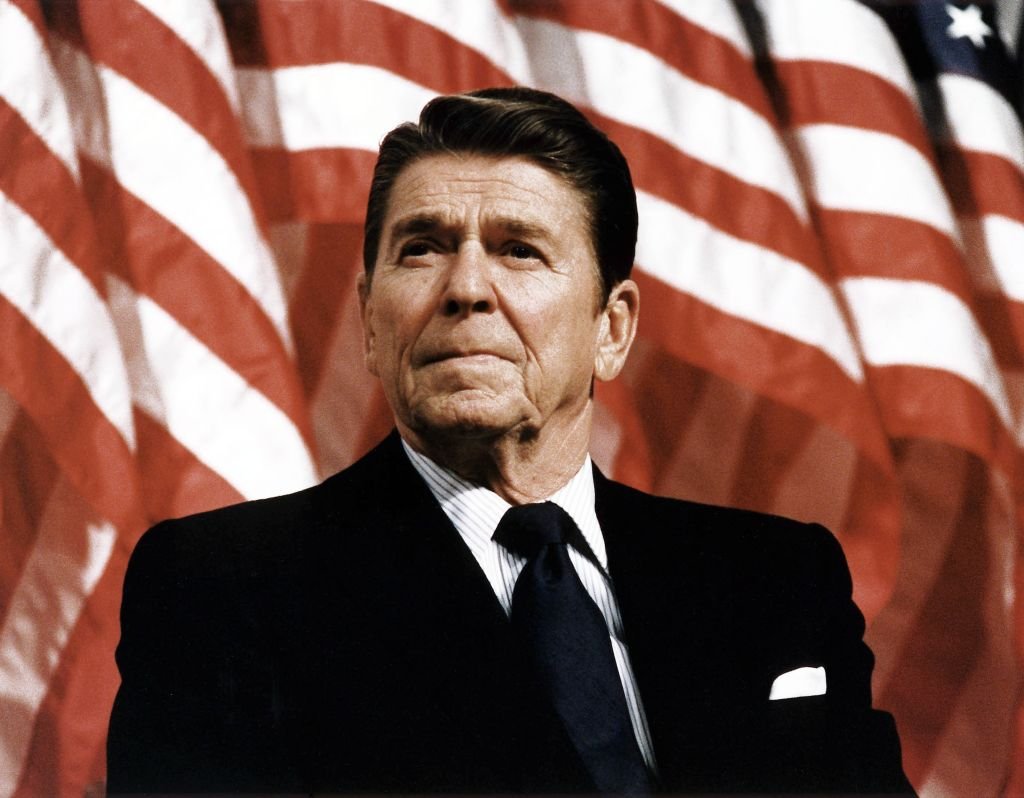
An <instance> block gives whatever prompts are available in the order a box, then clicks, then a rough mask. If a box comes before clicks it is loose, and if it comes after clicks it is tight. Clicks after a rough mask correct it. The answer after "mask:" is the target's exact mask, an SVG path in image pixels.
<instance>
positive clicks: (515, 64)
mask: <svg viewBox="0 0 1024 798" xmlns="http://www.w3.org/2000/svg"><path fill="white" fill-rule="evenodd" d="M374 2H376V3H377V5H381V6H386V7H388V8H391V9H393V10H394V11H398V12H400V13H402V14H405V15H406V16H408V17H411V18H412V19H417V20H419V21H420V22H423V23H426V24H427V25H430V26H431V27H434V28H437V29H438V30H440V31H444V32H445V33H447V34H448V35H449V36H451V37H453V38H454V39H457V40H458V41H460V42H461V43H462V44H464V45H466V46H467V47H469V48H470V49H472V50H476V51H477V52H478V53H480V54H481V55H483V56H484V57H485V58H487V59H488V60H490V61H491V63H493V64H495V65H496V66H498V68H500V69H501V70H502V71H504V72H505V73H506V74H507V75H508V76H509V77H510V78H512V80H514V81H515V82H516V83H519V84H522V85H533V84H534V79H533V72H532V70H533V66H532V64H531V63H530V60H529V58H528V56H527V54H526V49H525V48H524V46H523V41H522V37H521V35H520V32H519V31H518V30H517V28H516V25H515V24H514V22H512V21H510V20H509V19H508V17H506V16H505V15H504V14H503V13H502V11H501V10H500V9H499V8H498V6H497V4H496V3H494V2H493V1H492V0H474V2H472V3H452V2H450V1H449V0H374Z"/></svg>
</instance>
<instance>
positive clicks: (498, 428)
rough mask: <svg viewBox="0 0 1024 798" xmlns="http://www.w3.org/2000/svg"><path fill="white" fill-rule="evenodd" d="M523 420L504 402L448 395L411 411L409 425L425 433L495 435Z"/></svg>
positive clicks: (499, 434)
mask: <svg viewBox="0 0 1024 798" xmlns="http://www.w3.org/2000/svg"><path fill="white" fill-rule="evenodd" d="M523 420H524V415H523V413H522V412H519V411H518V410H516V409H513V408H511V407H508V406H507V404H505V403H495V402H494V401H493V400H491V401H481V400H470V401H451V399H449V400H448V401H446V402H444V403H443V404H441V405H440V406H430V405H428V406H426V407H422V408H418V409H417V410H415V411H413V413H412V421H413V424H412V425H411V426H412V427H413V429H416V430H419V431H421V432H422V433H423V434H425V435H428V436H438V435H440V436H443V437H459V438H497V437H500V436H502V435H505V434H507V433H509V432H511V431H513V430H515V429H516V428H518V427H520V426H521V425H522V424H523Z"/></svg>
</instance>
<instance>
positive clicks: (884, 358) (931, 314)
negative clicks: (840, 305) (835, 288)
mask: <svg viewBox="0 0 1024 798" xmlns="http://www.w3.org/2000/svg"><path fill="white" fill-rule="evenodd" d="M840 288H841V290H842V292H843V294H844V295H845V296H846V300H847V302H848V303H849V306H850V312H851V313H852V315H853V319H854V323H855V324H856V326H857V331H858V333H859V337H860V343H861V347H862V348H863V351H864V359H865V360H866V361H867V362H868V363H870V364H871V365H874V366H921V367H924V368H933V369H940V370H942V371H947V372H949V373H951V374H955V375H957V376H959V377H962V378H963V379H964V380H966V381H967V382H969V383H971V384H973V385H974V386H976V387H977V388H978V389H979V390H980V391H981V392H982V393H983V394H984V395H985V396H986V397H988V400H989V402H990V403H991V404H992V407H993V408H995V411H996V413H997V414H998V416H999V418H1000V420H1001V421H1002V422H1003V424H1005V425H1006V428H1007V429H1008V430H1013V428H1014V427H1013V419H1012V413H1011V411H1010V404H1009V402H1008V400H1007V398H1006V392H1005V390H1004V388H1003V384H1002V379H1001V377H1000V376H999V368H998V366H997V365H996V362H995V356H994V355H993V353H992V348H991V346H990V344H989V342H988V339H987V338H986V337H985V334H984V333H983V332H982V331H981V329H980V328H979V327H978V323H977V321H975V319H974V316H973V315H972V313H971V311H970V310H969V309H968V308H967V307H966V306H965V305H964V303H963V301H962V300H961V299H960V298H959V297H957V296H955V295H954V294H951V293H950V292H949V291H947V290H945V289H944V288H941V287H940V286H937V285H935V284H933V283H926V282H920V281H917V280H893V279H886V278H880V277H851V278H847V279H844V280H842V281H841V283H840Z"/></svg>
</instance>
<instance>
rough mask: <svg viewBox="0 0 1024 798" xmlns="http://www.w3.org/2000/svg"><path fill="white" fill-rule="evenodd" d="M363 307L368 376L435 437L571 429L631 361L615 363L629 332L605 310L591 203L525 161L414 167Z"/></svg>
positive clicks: (400, 191) (442, 158) (407, 420)
mask: <svg viewBox="0 0 1024 798" xmlns="http://www.w3.org/2000/svg"><path fill="white" fill-rule="evenodd" d="M625 283H626V284H627V285H626V286H625V290H626V293H627V294H630V296H629V297H627V300H628V304H629V306H630V309H631V312H633V316H631V317H630V318H629V320H628V326H629V331H628V332H629V336H628V337H629V339H630V340H631V339H632V326H633V323H634V321H635V304H636V302H635V286H633V285H632V283H630V281H625ZM621 286H622V284H620V287H617V288H616V290H615V291H614V292H613V298H612V300H611V301H610V302H609V306H613V305H615V306H616V307H618V306H621V304H622V302H621V300H617V299H616V297H618V296H619V294H620V293H621V292H622V290H623V288H622V287H621ZM630 292H633V293H630ZM360 297H361V301H362V311H363V327H364V337H365V351H366V364H367V368H369V370H370V371H371V372H372V373H373V374H375V375H377V376H378V377H380V379H381V382H382V384H383V387H384V392H385V395H386V396H387V399H388V402H389V404H390V405H391V408H392V410H393V411H394V413H395V415H396V418H397V421H398V423H399V426H400V427H404V428H405V429H407V430H410V431H412V432H414V433H416V434H418V435H424V436H426V437H435V438H436V437H438V436H441V437H444V436H453V435H454V436H461V437H465V436H479V437H491V436H496V435H503V434H506V433H508V432H515V433H518V434H520V435H521V436H522V437H529V436H530V435H531V434H533V433H536V432H537V431H538V430H540V429H542V428H544V427H547V426H548V425H552V426H554V427H558V426H559V425H563V426H566V425H568V426H566V428H568V427H569V426H571V425H572V424H574V423H578V422H579V421H580V420H581V419H583V418H584V416H585V415H586V413H587V412H588V411H589V395H590V386H591V379H592V377H593V376H595V375H596V376H597V377H599V378H602V379H610V378H611V377H612V376H614V373H611V372H615V373H617V372H618V370H619V368H620V367H621V359H624V357H625V352H624V351H623V352H622V354H621V359H619V360H617V361H616V358H615V357H611V358H609V351H610V350H611V349H613V348H615V347H614V346H610V344H609V341H608V339H609V336H612V337H614V336H615V335H619V337H621V331H622V327H623V325H622V324H621V323H618V324H616V322H615V321H614V320H612V321H611V322H610V320H609V310H608V309H607V307H602V306H601V301H600V287H599V277H598V268H597V264H596V260H595V257H594V252H593V247H592V244H591V241H590V235H589V231H588V224H587V213H586V208H585V206H584V202H583V199H582V197H581V196H580V195H579V193H578V192H577V191H576V190H575V189H574V188H572V187H570V186H569V185H568V184H567V183H565V182H564V181H563V180H561V179H560V178H559V177H557V176H555V175H553V174H552V173H550V172H548V171H546V170H545V169H542V168H541V167H539V166H537V165H535V164H533V163H531V162H529V161H527V160H526V159H523V158H487V157H480V156H451V155H435V156H429V157H427V158H423V159H422V160H419V161H416V162H414V163H413V164H412V165H410V166H408V167H406V169H404V170H403V171H402V172H401V173H400V174H399V176H398V179H397V180H396V181H395V183H394V185H393V186H392V189H391V199H390V202H389V206H388V210H387V214H386V215H385V218H384V224H383V229H382V235H381V243H380V249H379V252H378V256H377V262H376V266H375V269H374V274H373V277H372V281H371V283H370V285H366V284H365V283H362V284H361V285H360ZM630 297H632V298H630ZM616 302H617V303H618V304H617V305H616ZM620 310H621V308H620ZM620 315H621V314H620ZM619 348H621V347H619ZM625 348H626V349H628V341H627V342H626V345H625ZM611 361H616V362H614V363H613V362H611ZM587 420H589V419H587Z"/></svg>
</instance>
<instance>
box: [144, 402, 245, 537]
mask: <svg viewBox="0 0 1024 798" xmlns="http://www.w3.org/2000/svg"><path fill="white" fill-rule="evenodd" d="M135 429H136V432H137V434H138V436H139V455H138V460H139V472H140V474H141V479H142V485H143V491H144V495H145V497H146V511H147V513H148V514H149V517H150V518H151V519H153V520H154V521H158V520H162V519H164V518H178V517H181V516H183V515H190V514H191V513H198V512H202V511H203V510H211V509H213V508H214V507H224V506H225V505H228V504H235V503H236V502H240V501H242V499H243V498H244V497H243V496H242V495H241V494H240V493H239V492H238V491H237V490H235V489H234V488H233V487H231V485H229V484H228V483H227V482H226V481H225V480H224V478H223V477H221V476H220V475H219V474H218V473H217V472H215V471H213V470H212V469H211V468H209V466H207V465H205V464H204V463H202V462H200V461H199V460H198V459H197V458H196V456H195V455H194V454H193V453H192V452H190V451H189V450H188V449H186V448H185V447H184V446H183V445H182V444H181V443H180V442H179V441H178V439H177V438H175V437H174V436H173V435H171V434H170V433H169V432H168V431H167V428H166V427H165V426H163V425H162V424H160V423H159V422H157V421H154V420H153V419H152V418H150V417H149V416H148V415H147V414H146V413H145V412H143V411H141V410H136V412H135Z"/></svg>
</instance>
